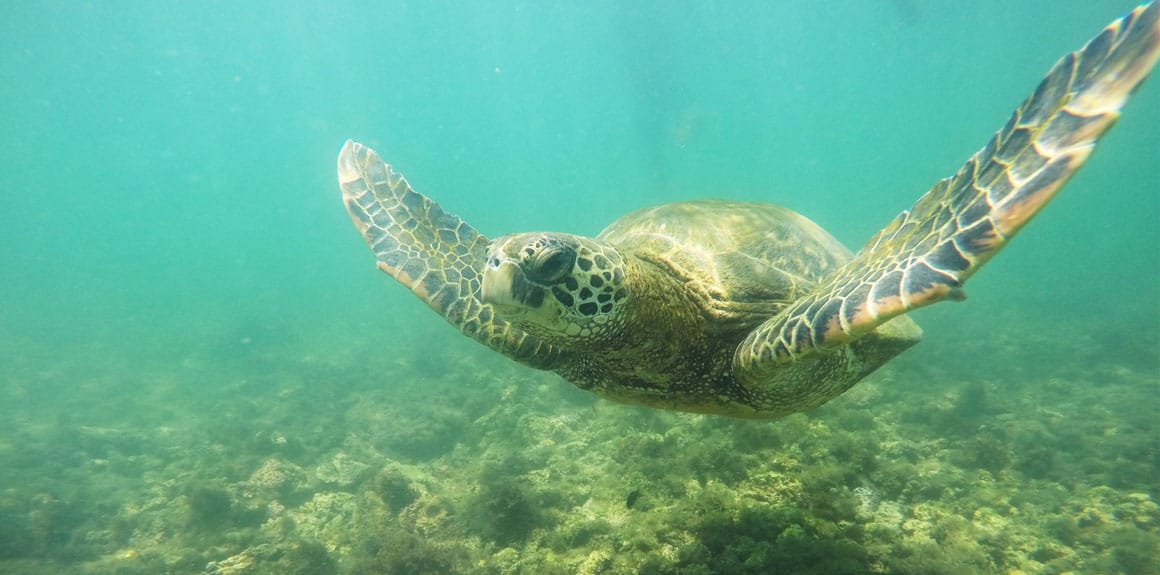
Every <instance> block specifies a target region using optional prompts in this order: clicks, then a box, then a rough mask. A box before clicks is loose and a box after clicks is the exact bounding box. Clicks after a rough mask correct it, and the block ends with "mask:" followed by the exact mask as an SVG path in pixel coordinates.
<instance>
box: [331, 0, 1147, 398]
mask: <svg viewBox="0 0 1160 575" xmlns="http://www.w3.org/2000/svg"><path fill="white" fill-rule="evenodd" d="M1158 14H1160V7H1158V6H1157V4H1156V3H1155V2H1153V3H1150V4H1147V5H1146V6H1141V7H1140V8H1137V9H1136V10H1134V11H1132V12H1131V13H1129V14H1128V15H1127V16H1125V17H1124V18H1122V19H1121V20H1119V21H1117V22H1114V23H1113V24H1111V25H1110V26H1108V27H1107V28H1106V29H1105V30H1104V31H1103V32H1102V33H1100V34H1099V35H1098V36H1096V37H1095V38H1093V39H1092V40H1091V41H1090V42H1088V44H1087V45H1086V46H1084V48H1083V49H1082V50H1080V51H1078V52H1074V53H1071V54H1068V55H1067V56H1065V57H1064V58H1063V59H1061V60H1060V61H1059V62H1058V63H1057V64H1056V65H1055V67H1053V68H1052V69H1051V71H1050V72H1049V73H1048V74H1047V76H1046V77H1045V78H1044V79H1043V81H1042V82H1041V83H1040V84H1039V86H1038V88H1036V90H1035V92H1034V93H1033V94H1031V95H1030V96H1029V97H1028V98H1027V99H1026V100H1025V101H1024V102H1023V104H1022V105H1021V106H1020V107H1019V108H1018V109H1017V110H1016V111H1015V113H1014V115H1013V116H1012V117H1011V119H1010V120H1009V121H1008V122H1007V124H1006V125H1005V126H1004V127H1003V129H1001V130H1000V131H999V132H998V133H996V134H995V135H994V136H993V137H992V138H991V139H990V140H989V141H988V142H987V144H986V145H985V146H984V147H983V148H982V149H981V150H979V151H978V152H977V153H975V154H974V155H973V156H971V157H970V159H968V160H967V162H966V164H964V165H963V167H962V168H961V169H959V171H958V172H957V173H956V174H955V175H954V176H952V177H950V178H946V179H944V180H942V181H940V182H938V183H937V184H935V186H934V187H933V188H932V189H931V190H930V191H928V192H927V193H926V194H925V195H923V196H922V197H921V198H919V199H918V201H917V202H916V203H915V204H914V206H913V207H911V208H910V209H909V210H906V211H903V212H902V213H901V214H900V215H898V217H896V218H895V219H894V220H893V221H891V222H890V223H889V224H888V225H887V226H886V227H885V228H884V229H882V230H881V231H880V232H878V233H877V234H876V235H875V236H874V237H873V238H871V239H870V241H869V242H867V243H866V245H865V246H864V247H863V248H862V249H861V250H860V251H858V253H856V254H853V255H851V253H850V252H849V251H848V250H846V248H844V247H842V245H841V244H840V243H838V241H837V240H835V239H834V238H833V237H832V236H830V235H829V234H828V233H826V232H825V231H824V230H822V229H821V228H820V227H818V226H817V225H815V224H814V223H813V222H811V221H809V220H808V219H806V218H804V217H802V216H800V215H798V214H796V213H794V212H792V211H790V210H788V209H785V208H781V207H776V206H772V205H765V204H756V203H740V202H728V201H721V200H705V201H694V202H682V203H675V204H669V205H663V206H659V207H653V208H647V209H643V210H639V211H636V212H633V213H630V214H628V215H626V216H624V217H622V218H620V219H619V220H617V221H615V222H613V223H612V225H610V226H608V227H607V228H606V229H605V230H604V231H603V232H601V233H600V235H598V236H596V237H595V238H585V237H579V236H575V235H569V234H564V233H550V232H534V233H521V234H516V235H509V236H503V237H500V238H496V239H494V240H489V239H488V238H486V237H484V236H483V235H482V234H480V233H479V232H478V231H476V230H475V228H473V227H471V226H470V225H468V224H467V223H466V222H464V221H463V220H461V219H459V218H457V217H456V216H454V215H451V214H449V213H447V212H445V211H443V209H442V208H440V207H439V205H438V204H436V203H435V202H433V201H432V200H431V199H429V198H427V197H426V196H423V195H421V194H419V193H417V192H415V191H414V190H412V189H411V186H410V185H409V184H408V183H407V181H406V180H405V179H404V178H403V177H402V176H401V175H399V174H398V173H396V172H395V171H394V170H392V169H391V167H390V166H388V165H387V164H386V163H384V162H383V161H382V160H381V159H379V156H378V155H377V154H375V152H374V151H372V150H371V149H369V148H367V147H365V146H363V145H361V144H358V143H355V142H353V141H348V142H347V143H346V145H344V146H343V147H342V151H341V152H340V153H339V157H338V179H339V182H340V184H341V187H342V192H343V196H344V200H345V203H346V207H347V210H348V211H349V212H350V216H351V219H352V220H353V222H354V225H355V227H356V228H358V230H359V232H360V233H362V235H363V237H364V238H365V240H366V242H367V243H368V244H369V245H370V247H371V250H372V251H373V252H374V254H375V256H376V257H377V259H378V267H379V268H380V269H382V270H383V271H385V272H387V273H388V274H390V275H392V276H393V277H394V278H395V279H396V280H398V281H399V282H401V283H402V284H403V285H405V286H407V287H408V288H410V289H411V291H412V292H414V293H415V295H417V296H419V297H420V298H421V299H423V300H424V301H426V302H427V304H428V305H430V306H431V307H432V308H433V309H434V310H435V311H437V312H439V313H440V314H441V315H443V317H444V318H446V319H447V321H449V322H451V323H452V324H453V325H455V326H456V327H457V328H459V330H460V331H461V332H463V333H464V334H465V335H468V336H470V337H472V338H474V339H476V340H478V341H480V342H482V343H484V344H486V345H487V346H489V347H490V348H492V349H493V350H495V351H498V352H500V353H502V354H504V355H506V356H508V357H510V358H512V359H514V360H516V361H518V362H520V363H523V364H526V365H529V366H531V367H535V368H539V369H546V370H551V371H554V372H556V373H558V374H560V375H562V376H563V377H564V378H566V379H568V380H569V381H571V382H573V383H574V384H576V385H577V386H579V387H581V388H583V389H587V390H590V391H592V392H594V393H597V394H599V395H601V396H603V397H606V398H610V399H613V400H617V401H622V402H627V403H637V404H645V405H650V406H654V407H658V408H664V409H674V410H681V411H691V412H700V413H715V414H724V415H729V416H735V417H777V416H782V415H786V414H789V413H794V412H797V411H802V410H805V409H809V408H812V407H815V406H818V405H821V404H823V403H825V402H827V401H829V400H831V399H833V398H835V397H837V396H838V395H840V394H841V393H842V392H844V391H845V390H847V389H849V388H850V386H852V385H854V384H855V383H857V382H858V380H860V379H862V378H863V377H865V376H866V375H867V374H869V373H870V372H872V371H874V370H875V369H877V368H878V367H879V366H881V365H882V364H883V363H885V362H887V361H888V360H890V359H891V358H893V357H894V356H896V355H898V354H899V353H901V352H902V351H903V350H905V349H907V348H909V347H910V346H912V345H914V344H915V343H917V342H918V340H919V336H920V335H921V330H920V329H919V328H918V326H917V325H915V324H914V322H912V321H911V320H910V319H909V318H908V317H907V316H905V315H903V314H905V313H906V312H907V311H909V310H912V309H915V308H918V307H922V306H926V305H930V304H933V303H935V302H938V301H941V300H943V299H947V298H949V299H956V298H961V297H962V286H963V283H964V282H965V281H966V280H967V279H968V278H969V277H971V276H972V275H973V274H974V273H975V272H976V271H978V269H979V267H981V266H982V265H983V264H984V263H985V262H986V261H987V260H989V259H990V258H991V257H992V256H994V255H995V254H996V253H998V251H999V250H1000V249H1001V248H1002V247H1003V246H1004V245H1005V244H1006V243H1007V242H1008V241H1010V239H1011V238H1012V236H1014V235H1015V233H1016V232H1018V231H1019V229H1020V228H1021V227H1023V225H1024V224H1026V223H1027V222H1028V221H1029V220H1030V219H1031V218H1032V217H1033V216H1034V215H1035V214H1036V213H1037V212H1038V211H1039V210H1040V209H1041V208H1043V206H1044V205H1045V204H1047V202H1048V201H1049V200H1050V199H1051V198H1052V196H1053V195H1054V194H1055V193H1056V192H1057V191H1059V189H1060V188H1061V187H1062V186H1063V185H1064V183H1065V182H1067V180H1068V179H1069V178H1070V177H1071V176H1072V175H1073V174H1074V173H1075V171H1076V170H1077V169H1078V168H1079V167H1080V166H1081V165H1082V164H1083V162H1084V161H1085V160H1086V159H1087V158H1088V155H1089V154H1090V153H1091V152H1092V149H1093V147H1094V146H1095V143H1096V140H1097V139H1098V138H1099V137H1100V136H1101V135H1102V134H1103V133H1104V132H1105V131H1106V130H1107V129H1108V128H1110V127H1111V126H1112V124H1113V123H1114V122H1115V120H1116V119H1117V118H1118V116H1119V109H1120V108H1121V106H1123V104H1124V102H1125V101H1126V100H1127V99H1128V97H1129V95H1130V94H1131V92H1132V91H1133V90H1134V89H1135V88H1136V86H1138V85H1139V84H1140V83H1141V82H1142V81H1143V80H1144V78H1145V77H1146V76H1147V75H1148V73H1149V71H1150V70H1151V69H1152V67H1153V66H1154V64H1155V63H1156V60H1157V58H1158V57H1160V18H1158Z"/></svg>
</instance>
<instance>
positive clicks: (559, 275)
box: [528, 249, 576, 283]
mask: <svg viewBox="0 0 1160 575" xmlns="http://www.w3.org/2000/svg"><path fill="white" fill-rule="evenodd" d="M575 263H576V252H573V251H572V250H569V249H562V250H557V251H553V252H551V253H549V254H547V255H546V257H541V258H540V259H539V261H537V262H534V263H533V264H532V265H531V267H530V269H529V270H528V279H530V280H532V281H534V282H539V283H553V282H557V281H559V280H561V279H563V277H564V276H566V275H568V272H571V271H572V265H573V264H575Z"/></svg>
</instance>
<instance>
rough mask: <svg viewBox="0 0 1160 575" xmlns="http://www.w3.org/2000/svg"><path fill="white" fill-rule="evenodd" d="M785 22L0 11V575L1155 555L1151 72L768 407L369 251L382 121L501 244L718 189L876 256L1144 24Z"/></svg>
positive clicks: (1157, 229) (749, 569) (1022, 14)
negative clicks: (447, 306)
mask: <svg viewBox="0 0 1160 575" xmlns="http://www.w3.org/2000/svg"><path fill="white" fill-rule="evenodd" d="M791 4H792V3H772V4H771V3H760V2H754V3H727V2H726V3H717V2H677V3H667V2H643V3H633V4H631V5H621V3H616V2H599V3H584V4H580V3H575V4H572V3H568V4H564V3H560V4H544V3H534V2H529V3H518V2H512V3H503V4H495V3H487V2H436V3H406V4H398V3H396V4H383V5H378V6H375V5H370V4H366V3H363V4H359V3H329V4H325V5H316V6H310V5H302V4H294V3H284V2H248V3H241V4H238V3H229V2H208V3H177V2H155V3H141V4H139V5H129V4H125V3H117V2H86V3H68V2H55V3H54V2H29V3H9V4H6V5H5V6H3V7H0V572H2V573H65V572H68V573H119V574H129V573H162V572H167V573H218V574H225V573H237V574H248V573H254V574H258V573H446V572H465V573H529V574H530V573H536V574H539V573H585V572H586V573H621V572H623V573H637V572H640V573H658V574H660V573H672V574H677V573H680V574H688V573H768V572H786V573H871V572H876V573H899V574H902V573H1016V572H1021V573H1064V572H1077V573H1132V574H1138V573H1140V574H1142V573H1156V572H1157V571H1158V568H1157V564H1158V561H1160V559H1158V557H1160V532H1158V530H1160V508H1158V507H1157V504H1156V501H1157V499H1158V498H1160V479H1158V478H1160V435H1158V430H1157V426H1156V423H1155V422H1154V420H1155V419H1156V414H1157V412H1158V411H1160V400H1157V390H1158V387H1160V249H1158V248H1157V247H1156V246H1157V245H1158V243H1160V226H1158V225H1157V223H1156V222H1157V218H1158V217H1160V87H1158V86H1157V85H1156V82H1155V81H1153V82H1152V83H1151V84H1146V85H1145V86H1144V87H1143V89H1141V90H1140V92H1139V93H1138V94H1137V95H1136V96H1135V98H1134V100H1133V101H1132V102H1131V103H1130V104H1129V105H1128V107H1127V108H1126V110H1125V112H1124V116H1123V118H1122V120H1121V125H1119V126H1118V127H1117V128H1116V129H1115V130H1113V131H1112V132H1111V133H1110V134H1109V135H1108V136H1107V137H1106V138H1105V139H1104V141H1103V143H1102V144H1101V146H1100V149H1099V150H1098V151H1097V152H1096V154H1095V156H1094V157H1093V159H1092V160H1091V162H1090V163H1089V165H1088V166H1087V167H1086V168H1085V169H1084V170H1083V172H1082V173H1081V174H1080V175H1079V176H1077V177H1076V178H1075V179H1074V180H1073V181H1072V183H1071V184H1069V186H1068V188H1067V189H1066V190H1065V191H1064V192H1063V193H1061V195H1060V197H1059V198H1058V199H1057V200H1056V201H1055V202H1053V204H1052V205H1051V206H1050V207H1049V208H1048V209H1047V210H1045V211H1044V213H1043V214H1041V215H1040V216H1039V217H1038V218H1037V220H1036V221H1035V222H1033V223H1032V224H1031V225H1030V226H1029V227H1028V228H1027V230H1026V231H1025V232H1024V233H1022V234H1021V235H1020V237H1019V238H1018V239H1017V240H1016V241H1014V242H1013V244H1012V245H1011V246H1010V247H1009V248H1008V249H1006V250H1005V251H1004V252H1003V254H1002V255H1000V256H999V257H998V258H996V259H995V260H994V261H993V262H991V263H989V264H988V266H987V268H986V269H985V270H984V271H982V272H981V273H980V274H979V275H978V276H976V278H975V279H973V280H972V281H971V283H970V284H969V285H968V292H969V293H970V299H969V300H967V301H966V302H964V303H959V304H953V305H952V304H943V305H940V306H936V307H934V308H931V309H929V310H924V311H922V312H920V313H918V314H916V319H917V320H918V321H919V322H920V323H921V324H922V325H923V327H924V328H925V329H926V341H925V342H924V343H923V344H922V345H920V346H918V347H916V348H915V349H913V350H911V351H909V352H907V354H905V355H904V356H903V357H901V358H899V359H898V360H896V361H895V362H893V363H891V364H889V365H888V366H887V367H886V368H884V369H883V370H881V371H880V372H878V373H876V374H875V375H874V376H872V377H871V378H869V379H868V380H866V381H865V382H863V383H862V384H859V386H857V387H856V388H855V389H854V390H853V391H852V392H851V393H849V394H847V396H845V397H843V398H842V399H840V400H838V401H835V402H833V403H831V404H829V405H827V406H824V407H823V408H820V409H818V410H815V411H813V412H810V413H808V414H804V415H797V416H793V417H790V418H787V419H784V420H780V421H774V422H745V421H733V420H726V419H720V418H712V417H702V416H692V415H683V414H674V413H665V412H657V411H652V410H646V409H642V408H635V407H626V406H621V405H616V404H612V403H608V402H604V401H600V400H597V399H595V398H594V397H592V396H590V395H588V394H586V393H584V392H581V391H579V390H576V389H574V388H573V387H572V386H571V385H570V384H568V383H566V382H564V381H562V380H560V379H558V378H556V377H555V376H552V375H550V374H544V373H539V372H535V371H532V370H530V369H526V368H522V367H519V366H517V365H515V364H513V363H511V362H509V361H507V360H505V359H503V358H501V357H499V356H497V355H494V354H492V353H490V352H488V351H487V350H486V349H485V348H483V347H482V346H479V345H477V344H474V343H472V342H471V341H469V340H468V339H466V338H463V337H461V336H460V335H458V334H457V333H456V332H455V331H454V330H453V329H452V328H450V327H449V326H447V325H445V324H444V323H443V322H442V320H440V319H439V318H438V317H437V316H435V315H434V314H432V313H430V311H429V310H428V309H427V308H426V307H425V306H424V305H423V304H422V303H421V302H419V301H418V300H416V299H414V298H413V297H412V296H411V295H410V294H409V293H407V291H406V290H405V289H403V288H400V287H399V286H397V285H395V284H394V282H393V281H391V280H390V278H388V277H386V276H384V275H383V274H381V273H379V272H377V271H375V269H374V263H373V258H372V256H371V255H370V254H369V253H368V252H367V250H366V248H365V246H364V245H363V244H362V241H361V239H360V238H359V237H358V235H357V234H356V233H355V232H354V231H353V230H352V229H351V226H350V223H349V220H348V217H347V216H346V214H345V213H344V210H343V208H342V205H341V201H340V198H339V193H338V189H337V184H336V182H335V175H334V157H335V154H336V152H337V150H338V148H339V146H340V145H341V144H342V142H343V141H345V140H346V139H347V138H352V137H353V138H356V139H358V140H360V141H363V142H365V143H367V144H368V145H371V146H372V147H374V148H376V149H377V150H378V151H379V152H380V153H381V154H382V155H383V156H384V157H385V158H386V159H387V160H388V161H390V162H392V163H393V164H394V165H395V166H396V167H397V168H398V169H400V170H401V171H403V172H404V173H406V174H407V176H408V178H409V180H410V181H411V183H412V184H413V185H414V186H415V187H416V189H418V190H419V191H422V192H423V193H426V194H428V195H430V196H432V197H433V198H435V199H437V200H438V201H439V202H440V203H441V204H442V205H443V206H444V207H445V208H446V209H448V210H449V211H452V212H454V213H457V214H459V215H461V216H463V217H464V218H465V219H466V220H467V221H469V222H471V223H472V224H474V225H475V226H476V227H477V228H479V229H480V231H482V232H483V233H485V234H488V235H500V234H504V233H509V232H514V231H526V230H534V229H546V230H559V231H568V232H573V233H581V234H595V233H596V232H598V231H599V230H600V229H601V228H602V227H603V226H604V225H605V224H607V223H608V222H609V221H611V220H612V219H614V218H616V217H617V216H619V215H620V214H623V213H626V212H628V211H630V210H632V209H634V208H638V207H641V206H646V205H651V204H657V203H664V202H668V201H674V200H680V199H689V198H698V197H725V198H733V199H745V200H758V201H767V202H772V203H778V204H782V205H786V206H788V207H791V208H793V209H795V210H797V211H799V212H801V213H803V214H806V215H807V216H809V217H811V218H812V219H814V220H815V221H817V222H818V223H820V224H821V225H823V226H824V227H825V228H827V229H828V230H830V231H831V232H832V233H833V234H834V235H835V236H837V237H838V238H839V239H841V240H842V241H843V242H845V243H846V244H847V245H848V246H850V247H852V248H857V247H858V246H860V245H861V243H862V242H864V241H865V239H866V238H868V237H869V236H870V235H871V234H872V233H873V232H874V231H876V230H877V229H878V228H879V227H881V226H882V225H884V224H885V223H886V222H887V221H889V219H890V218H891V217H893V216H894V215H895V214H896V213H897V212H898V211H899V210H901V209H903V208H905V207H907V206H909V205H910V204H911V203H912V202H913V201H914V199H916V198H917V197H918V196H919V195H920V194H921V193H922V192H924V191H925V190H926V189H927V188H928V187H929V186H930V185H931V184H933V183H934V182H935V181H936V180H937V179H938V178H940V177H943V176H946V175H949V174H951V173H953V171H954V170H955V169H957V167H958V166H959V165H960V164H961V162H962V161H963V160H964V159H966V157H967V156H968V155H969V154H971V153H972V152H974V151H975V150H976V149H977V148H978V147H980V146H981V145H982V144H983V143H985V141H986V138H987V137H989V136H990V134H991V133H992V132H993V131H994V130H996V129H997V128H999V127H1000V126H1001V125H1002V123H1003V121H1004V120H1005V119H1006V118H1007V115H1008V114H1009V112H1010V111H1011V109H1013V108H1014V106H1015V105H1016V104H1018V102H1019V101H1020V100H1021V99H1022V98H1023V97H1024V96H1025V95H1026V94H1027V93H1029V92H1030V91H1031V90H1032V89H1033V88H1034V86H1035V85H1036V83H1037V82H1038V80H1039V78H1040V77H1041V76H1042V75H1043V73H1045V72H1046V70H1047V69H1048V68H1049V67H1050V66H1051V64H1052V63H1053V62H1054V61H1055V60H1056V59H1057V58H1058V57H1060V56H1061V55H1063V54H1064V53H1065V52H1067V51H1068V50H1072V49H1076V48H1079V47H1080V46H1081V45H1082V44H1083V43H1084V42H1085V41H1086V40H1087V39H1088V38H1089V37H1090V36H1092V35H1093V34H1095V33H1096V32H1097V31H1098V30H1099V29H1100V27H1101V26H1104V25H1105V24H1107V23H1108V22H1110V21H1111V20H1112V19H1114V18H1116V17H1118V16H1119V15H1121V14H1122V13H1124V12H1126V11H1127V10H1129V9H1130V8H1131V7H1132V3H1131V2H1130V1H1127V0H1099V1H1092V0H1083V1H1080V0H1068V1H1066V2H1065V1H1059V0H1052V1H1046V0H1044V1H1040V0H1027V1H1021V2H1014V3H1012V2H999V1H983V2H960V3H938V2H927V1H924V0H896V1H893V2H887V1H855V0H842V1H834V2H827V3H825V4H821V3H817V4H811V5H809V6H805V5H803V6H797V5H791ZM952 4H953V5H952ZM630 502H631V503H630Z"/></svg>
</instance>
